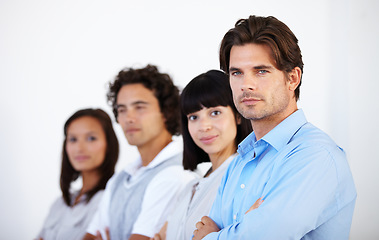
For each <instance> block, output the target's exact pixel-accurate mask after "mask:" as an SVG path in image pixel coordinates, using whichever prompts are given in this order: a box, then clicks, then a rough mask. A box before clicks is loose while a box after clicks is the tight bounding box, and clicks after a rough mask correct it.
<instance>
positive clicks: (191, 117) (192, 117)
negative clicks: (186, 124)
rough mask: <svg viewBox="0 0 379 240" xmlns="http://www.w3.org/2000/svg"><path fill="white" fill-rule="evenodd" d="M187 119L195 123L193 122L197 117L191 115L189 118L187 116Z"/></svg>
mask: <svg viewBox="0 0 379 240" xmlns="http://www.w3.org/2000/svg"><path fill="white" fill-rule="evenodd" d="M187 118H188V120H189V121H193V120H196V119H197V116H195V115H189V116H187Z"/></svg>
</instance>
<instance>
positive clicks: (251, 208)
mask: <svg viewBox="0 0 379 240" xmlns="http://www.w3.org/2000/svg"><path fill="white" fill-rule="evenodd" d="M263 202H264V200H263V197H260V198H258V199H257V201H255V203H254V204H253V205H252V206H251V207H250V208H249V210H247V212H246V213H245V214H247V213H248V212H251V211H253V210H254V209H257V208H259V206H260V205H261V204H262V203H263Z"/></svg>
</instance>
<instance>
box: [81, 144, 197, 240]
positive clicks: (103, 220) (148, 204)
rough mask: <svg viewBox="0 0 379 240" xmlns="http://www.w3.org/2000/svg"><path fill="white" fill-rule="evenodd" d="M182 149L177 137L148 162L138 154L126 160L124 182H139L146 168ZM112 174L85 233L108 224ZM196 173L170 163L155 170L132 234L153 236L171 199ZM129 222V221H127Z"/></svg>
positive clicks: (101, 228) (168, 210)
mask: <svg viewBox="0 0 379 240" xmlns="http://www.w3.org/2000/svg"><path fill="white" fill-rule="evenodd" d="M182 151H183V142H182V140H181V138H180V139H176V140H174V141H172V142H171V143H170V144H168V145H167V146H166V147H165V148H164V149H162V151H161V152H160V153H159V154H158V155H157V156H156V157H155V158H154V159H153V161H151V162H150V163H149V164H148V165H147V166H142V161H141V157H138V159H136V160H135V161H133V162H132V163H130V164H128V165H127V166H126V167H125V168H124V169H123V171H126V172H127V173H128V174H130V175H131V178H130V179H129V181H128V183H126V182H125V183H124V184H125V186H126V187H127V188H128V187H130V186H132V185H135V184H138V182H139V181H141V180H142V179H143V177H144V173H146V170H147V169H150V168H154V167H155V166H157V165H158V164H160V163H162V162H164V161H166V160H168V159H170V158H171V157H172V156H174V155H176V154H178V153H181V152H182ZM114 178H115V176H113V177H112V178H111V179H110V180H109V182H108V184H107V187H106V189H105V193H104V195H103V198H102V200H101V203H100V206H99V209H98V211H97V213H96V214H95V216H94V218H93V220H92V222H91V224H90V226H89V227H88V229H87V232H88V233H91V234H92V235H96V231H97V230H99V231H100V232H101V233H102V234H103V236H105V235H104V229H105V227H108V226H109V214H108V210H109V204H110V200H111V195H112V193H111V189H113V187H112V183H113V179H114ZM194 178H196V175H195V174H194V173H192V172H189V171H185V170H183V166H181V165H175V166H170V167H167V168H165V169H164V170H162V171H161V172H160V173H158V174H157V175H156V176H155V177H154V178H153V179H152V180H151V182H150V183H149V185H148V186H147V188H146V192H145V196H144V198H143V201H142V205H141V212H140V214H139V216H138V218H137V220H136V222H135V223H133V229H132V234H140V235H144V236H148V237H153V236H154V234H155V233H156V232H158V231H159V230H160V228H161V227H162V226H163V224H164V222H165V221H166V219H167V216H168V213H169V212H170V211H171V208H172V204H170V203H171V202H172V201H173V199H176V198H177V195H178V194H179V193H180V192H181V191H182V189H183V187H184V186H185V185H186V184H187V183H188V182H189V181H191V180H192V179H194ZM126 224H128V223H126Z"/></svg>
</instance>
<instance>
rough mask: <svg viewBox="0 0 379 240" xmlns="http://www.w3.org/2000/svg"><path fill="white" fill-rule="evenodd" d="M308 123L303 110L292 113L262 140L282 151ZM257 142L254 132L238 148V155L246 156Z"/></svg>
mask: <svg viewBox="0 0 379 240" xmlns="http://www.w3.org/2000/svg"><path fill="white" fill-rule="evenodd" d="M305 123H307V120H306V118H305V115H304V112H303V110H302V109H299V110H297V111H296V112H294V113H292V114H291V115H290V116H288V117H287V118H286V119H284V120H283V121H282V122H281V123H279V124H278V125H277V126H276V127H275V128H273V129H272V130H271V131H270V132H268V133H267V134H266V135H265V136H263V137H262V138H261V139H260V140H262V141H265V142H267V143H268V144H270V145H271V146H272V147H274V148H275V149H276V150H277V151H279V150H280V149H282V148H283V147H284V146H286V145H287V144H288V142H289V141H290V140H291V138H292V137H293V135H294V134H295V133H296V132H297V131H298V130H299V129H300V127H301V126H303V125H304V124H305ZM256 142H257V140H256V137H255V133H254V132H252V133H250V134H249V136H247V137H246V138H245V139H244V140H243V141H242V142H241V143H240V144H239V146H238V150H237V151H238V153H239V154H241V155H245V154H246V153H248V152H250V151H251V150H252V149H254V144H255V143H256Z"/></svg>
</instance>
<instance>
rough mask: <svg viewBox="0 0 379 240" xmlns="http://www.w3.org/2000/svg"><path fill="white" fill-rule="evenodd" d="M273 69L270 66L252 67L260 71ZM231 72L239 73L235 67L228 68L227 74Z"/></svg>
mask: <svg viewBox="0 0 379 240" xmlns="http://www.w3.org/2000/svg"><path fill="white" fill-rule="evenodd" d="M273 68H274V67H273V66H271V65H258V66H254V67H253V69H255V70H261V69H273ZM233 71H240V69H239V68H237V67H230V68H229V72H233Z"/></svg>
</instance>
